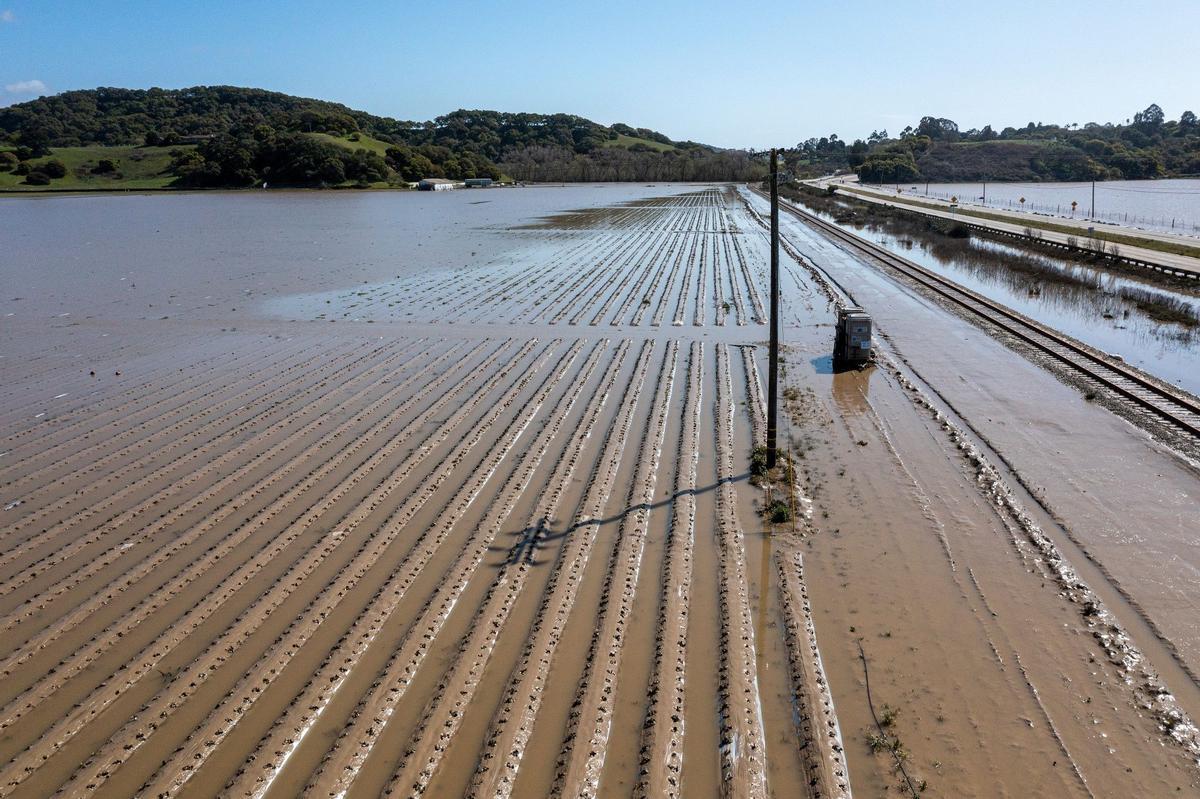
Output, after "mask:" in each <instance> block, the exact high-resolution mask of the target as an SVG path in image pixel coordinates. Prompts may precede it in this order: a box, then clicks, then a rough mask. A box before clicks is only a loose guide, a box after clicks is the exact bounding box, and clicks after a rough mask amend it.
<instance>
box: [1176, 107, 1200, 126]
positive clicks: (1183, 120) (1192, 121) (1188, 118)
mask: <svg viewBox="0 0 1200 799" xmlns="http://www.w3.org/2000/svg"><path fill="white" fill-rule="evenodd" d="M1179 127H1180V129H1181V130H1195V129H1196V128H1197V127H1200V125H1198V124H1197V122H1196V115H1195V114H1193V113H1192V112H1191V111H1184V112H1183V113H1182V114H1180V115H1179Z"/></svg>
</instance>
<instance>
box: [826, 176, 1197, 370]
mask: <svg viewBox="0 0 1200 799" xmlns="http://www.w3.org/2000/svg"><path fill="white" fill-rule="evenodd" d="M1197 185H1198V186H1200V182H1198V184H1197ZM932 188H933V186H932V185H931V190H932ZM991 192H992V185H991V184H988V195H989V199H990V196H991ZM804 200H805V204H806V205H807V206H808V207H809V210H811V211H814V212H816V213H818V214H819V215H821V216H822V217H823V218H825V219H828V220H830V221H832V222H834V223H835V224H838V225H839V226H841V227H843V228H846V229H847V230H850V231H852V232H854V233H857V234H858V235H860V236H863V237H865V238H867V239H869V240H871V241H874V242H876V243H877V244H881V245H883V246H884V247H887V248H888V249H889V250H892V251H893V252H896V253H898V254H900V255H903V256H904V257H905V258H908V259H909V260H911V261H915V262H916V263H918V264H921V265H922V266H925V267H928V268H930V269H933V270H935V271H937V272H939V273H940V274H943V275H945V276H947V277H949V278H951V279H953V280H954V281H955V282H957V283H959V284H961V285H963V286H966V287H968V288H970V289H972V290H974V291H977V292H979V293H981V294H984V295H986V296H988V297H991V298H992V299H995V300H998V301H1000V302H1002V303H1004V304H1005V305H1007V306H1008V307H1010V308H1013V309H1014V310H1017V311H1020V312H1021V313H1023V314H1025V315H1026V316H1029V317H1031V318H1033V319H1036V320H1038V321H1039V322H1042V323H1044V324H1048V325H1050V326H1052V327H1054V328H1056V329H1058V330H1062V331H1063V332H1065V333H1068V334H1069V335H1071V336H1074V337H1075V338H1077V339H1079V340H1080V341H1083V342H1084V343H1086V344H1090V345H1091V346H1093V347H1096V348H1097V349H1100V350H1103V351H1104V352H1108V353H1113V354H1116V355H1120V356H1121V357H1122V358H1123V359H1124V360H1126V361H1128V362H1129V363H1132V364H1134V365H1136V366H1138V367H1139V368H1141V369H1144V370H1145V371H1147V372H1149V373H1151V374H1153V375H1155V376H1156V377H1158V378H1160V379H1162V380H1166V381H1168V382H1170V383H1173V384H1175V385H1177V386H1180V387H1182V388H1185V389H1187V390H1188V391H1190V392H1192V393H1193V394H1195V393H1200V294H1197V292H1196V291H1195V290H1194V289H1193V290H1192V291H1188V290H1187V289H1186V288H1179V289H1166V288H1162V287H1160V286H1156V285H1154V284H1151V283H1148V282H1144V281H1141V280H1138V279H1137V277H1136V275H1132V274H1127V273H1126V274H1115V273H1113V272H1110V271H1106V270H1104V269H1102V268H1099V267H1098V266H1094V265H1091V264H1087V263H1080V262H1076V261H1068V260H1064V259H1062V258H1058V257H1055V256H1053V255H1050V254H1046V253H1041V252H1030V251H1028V250H1025V249H1022V248H1019V247H1014V246H1012V245H1009V244H1005V243H999V242H994V241H989V240H986V239H982V238H979V237H977V236H972V237H970V238H954V237H952V236H949V235H946V234H945V233H941V232H938V231H936V230H933V229H931V228H929V227H928V226H927V225H924V224H922V223H920V222H914V221H909V220H908V219H903V218H895V217H891V216H888V217H875V216H867V215H864V213H863V211H861V210H852V209H857V208H860V207H861V206H858V205H857V204H856V205H854V206H851V205H850V204H848V203H847V201H845V200H843V199H841V198H839V199H838V200H834V201H829V200H826V199H825V198H817V199H813V198H809V197H806V198H804Z"/></svg>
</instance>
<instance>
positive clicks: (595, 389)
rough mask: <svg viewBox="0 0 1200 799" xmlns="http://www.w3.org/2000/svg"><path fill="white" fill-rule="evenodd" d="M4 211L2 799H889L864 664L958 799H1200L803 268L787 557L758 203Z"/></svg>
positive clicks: (725, 196) (297, 201)
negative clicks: (563, 798)
mask: <svg viewBox="0 0 1200 799" xmlns="http://www.w3.org/2000/svg"><path fill="white" fill-rule="evenodd" d="M4 210H5V212H6V213H7V214H8V215H9V216H10V217H11V218H13V219H16V220H18V221H19V223H20V224H19V225H18V226H17V227H16V228H14V229H15V230H16V231H17V232H16V233H15V234H13V236H12V238H11V246H7V247H6V248H5V250H4V255H3V256H0V258H3V260H2V261H0V268H3V270H4V272H3V277H4V282H5V285H6V286H9V285H12V286H16V287H17V290H15V291H13V292H12V296H11V297H6V298H5V299H4V302H5V304H6V305H7V306H8V307H7V309H6V311H5V313H6V314H10V313H11V314H12V316H6V317H5V319H4V323H3V329H2V335H3V336H4V339H3V341H4V347H3V353H2V354H3V356H4V360H3V361H0V368H2V369H3V370H4V374H5V378H6V379H5V380H4V381H3V385H0V499H3V500H4V506H0V507H7V509H6V510H4V511H0V513H2V514H3V515H2V516H0V523H2V525H3V527H2V528H0V630H3V638H2V640H3V647H2V648H0V673H2V674H3V676H4V677H5V679H4V680H2V681H0V777H2V779H0V796H18V795H19V796H42V795H52V794H55V793H58V794H60V795H100V796H128V795H133V794H139V793H140V794H144V795H170V796H175V795H179V796H215V795H228V796H272V797H274V796H279V797H285V796H296V795H302V794H308V795H347V796H376V795H379V794H380V792H383V791H389V792H391V793H392V794H393V795H396V794H399V795H428V796H459V795H469V796H478V797H484V796H486V797H493V796H537V795H547V794H549V795H582V796H606V797H607V796H629V795H631V794H632V795H637V796H687V797H691V796H763V795H768V794H770V795H779V796H783V795H787V796H794V795H799V796H804V795H817V794H819V795H822V796H830V795H840V794H839V793H838V791H839V790H841V789H842V788H843V787H844V786H843V785H841V783H840V782H839V780H844V778H845V774H846V769H845V767H844V765H842V763H843V761H842V760H841V757H842V755H841V753H843V752H844V753H845V755H844V756H845V758H846V760H848V762H849V773H850V775H851V779H852V781H853V783H854V786H855V787H856V788H859V789H860V790H865V791H868V792H874V791H876V790H877V789H880V788H882V787H884V786H885V785H889V786H893V787H894V775H893V774H892V773H891V766H890V765H889V764H888V762H887V759H886V758H885V757H883V756H882V755H879V754H875V755H873V754H872V753H871V751H870V749H869V748H868V747H867V741H868V733H869V729H868V722H867V719H868V718H869V707H868V706H867V705H866V704H865V691H864V690H863V689H864V688H865V684H864V683H863V682H862V681H860V678H859V676H858V674H859V671H858V669H859V668H860V665H859V664H858V662H857V661H856V660H855V657H856V656H857V648H856V647H857V643H858V642H860V640H861V643H862V644H863V646H864V649H865V651H866V652H867V654H868V656H869V658H870V660H871V663H872V667H871V668H872V672H871V681H872V690H873V692H875V693H874V696H875V701H876V702H877V703H884V702H886V703H889V704H890V705H891V706H894V707H898V708H899V715H898V716H897V717H896V720H895V722H894V724H895V725H896V727H895V728H894V729H895V733H896V734H898V735H899V737H901V738H902V739H903V744H904V748H905V750H906V751H909V752H911V758H912V770H913V771H914V772H915V774H916V776H917V778H919V779H923V780H927V781H928V784H929V788H928V790H929V791H930V795H945V796H962V795H991V794H994V793H995V790H993V789H994V788H995V787H996V786H1000V787H1001V792H1003V793H1008V794H1012V795H1026V794H1032V793H1036V792H1037V790H1036V785H1038V784H1040V785H1043V786H1051V787H1052V788H1053V790H1054V791H1055V792H1056V795H1087V793H1086V790H1083V789H1081V787H1080V786H1081V785H1085V784H1086V785H1092V786H1097V785H1109V786H1116V787H1115V788H1114V790H1117V791H1119V792H1121V793H1125V794H1134V793H1140V794H1142V795H1159V794H1166V793H1167V792H1168V791H1169V790H1170V789H1173V788H1174V787H1177V786H1183V787H1185V789H1186V788H1189V787H1194V785H1193V783H1191V782H1189V780H1192V779H1193V776H1192V772H1191V771H1189V770H1188V767H1187V766H1186V764H1185V763H1183V760H1182V756H1181V754H1180V752H1181V750H1180V749H1179V748H1178V746H1176V745H1174V744H1171V745H1166V746H1164V738H1163V737H1162V735H1161V733H1160V732H1159V731H1158V730H1157V729H1156V728H1155V727H1154V724H1153V722H1152V721H1151V720H1150V719H1149V718H1147V717H1145V716H1142V715H1139V714H1138V712H1137V710H1136V709H1135V706H1134V704H1133V703H1134V702H1135V701H1136V697H1137V696H1138V694H1136V692H1135V691H1134V689H1133V688H1130V687H1129V686H1128V685H1127V684H1126V683H1125V682H1123V681H1122V677H1123V673H1122V672H1120V671H1119V670H1117V669H1116V668H1115V667H1114V666H1113V665H1112V664H1111V663H1109V662H1108V660H1107V659H1106V658H1105V657H1100V658H1098V659H1097V658H1096V651H1097V647H1095V646H1094V645H1093V644H1092V643H1091V642H1092V640H1093V639H1092V638H1090V637H1089V629H1090V628H1089V627H1088V626H1087V622H1086V620H1085V619H1083V618H1081V617H1080V614H1079V611H1078V609H1077V607H1076V606H1075V605H1074V604H1072V603H1071V602H1068V601H1067V600H1066V599H1064V598H1063V597H1062V596H1060V595H1059V593H1058V592H1057V591H1056V589H1055V587H1054V584H1053V583H1052V581H1051V580H1050V579H1049V578H1048V577H1047V575H1045V573H1044V571H1043V570H1041V567H1040V566H1039V564H1038V561H1037V559H1036V558H1032V557H1031V556H1030V555H1029V554H1028V553H1027V552H1026V551H1025V550H1024V549H1023V548H1022V545H1021V544H1020V543H1019V540H1020V539H1019V538H1014V532H1013V529H1011V528H1010V527H1009V524H1010V523H1011V522H1012V519H1011V517H1010V516H1006V515H1003V514H1001V513H999V512H998V511H997V509H996V508H995V506H994V505H993V504H991V502H990V499H989V497H990V496H992V495H991V494H989V493H988V492H984V491H981V490H980V488H979V484H978V481H977V477H976V475H975V474H974V473H973V472H972V471H971V470H970V469H969V468H968V467H967V466H966V465H965V464H964V463H963V461H962V460H961V458H960V456H959V454H958V453H957V451H956V450H955V449H954V448H953V447H952V446H950V444H949V443H948V440H947V439H946V438H945V436H944V430H943V428H942V427H940V426H939V425H938V423H937V422H936V420H933V419H932V418H931V417H929V416H928V414H927V410H926V409H924V406H921V405H919V404H914V403H913V401H912V400H910V398H909V397H910V394H911V392H910V391H909V390H908V389H907V388H905V387H904V386H903V385H902V384H900V383H899V382H898V381H899V380H900V378H899V377H889V376H887V375H885V374H883V373H882V372H880V373H877V374H875V375H866V376H863V377H862V380H860V381H858V382H855V381H853V380H850V381H847V380H845V379H843V378H845V377H847V376H843V375H839V376H836V379H834V376H832V375H829V374H828V371H829V370H828V369H827V364H826V362H825V360H824V355H825V351H826V339H827V338H828V326H827V325H828V319H829V315H830V312H831V309H830V305H829V304H828V302H827V301H826V300H825V299H824V297H823V295H822V293H821V291H822V290H821V288H820V286H819V285H817V284H816V283H815V282H814V281H813V280H811V279H810V278H809V277H808V276H807V275H806V273H805V272H804V269H803V267H802V266H801V265H800V264H797V263H794V262H792V261H790V259H785V264H784V267H785V287H786V288H785V292H786V294H785V296H786V308H787V319H788V328H787V330H788V333H787V336H786V338H787V340H788V341H789V345H790V347H791V348H792V349H791V351H790V352H789V355H788V380H789V381H790V384H791V385H794V387H796V388H797V390H798V391H801V394H799V395H797V397H808V398H810V402H809V404H808V405H807V406H804V407H805V408H807V409H808V411H811V413H798V414H796V415H795V417H794V421H791V422H789V424H790V428H789V435H790V437H792V438H794V441H795V446H796V449H797V457H798V458H800V457H801V455H803V461H804V463H805V464H806V466H807V467H808V468H806V469H805V470H804V474H805V475H806V478H807V482H806V483H805V484H804V486H803V490H804V493H805V496H803V497H801V498H800V504H799V505H798V507H809V506H810V501H811V507H812V508H813V513H812V516H811V521H810V522H800V523H798V525H797V527H796V529H795V531H793V530H792V529H791V528H790V526H788V528H787V529H784V528H780V529H777V530H774V531H768V530H766V529H764V524H763V522H762V519H761V517H759V516H758V515H757V513H756V508H757V507H758V506H759V505H761V503H762V502H763V501H764V496H763V492H762V490H761V489H757V488H754V487H753V486H751V485H750V484H749V481H748V479H747V473H746V468H747V453H748V451H749V450H750V448H751V446H752V444H753V443H754V442H755V441H759V440H761V439H762V436H763V427H764V421H763V409H762V393H763V390H762V387H761V386H760V385H759V383H758V381H759V380H760V379H761V375H762V374H763V369H764V367H765V364H764V363H763V362H762V353H761V346H760V345H761V343H762V341H763V339H765V337H766V335H765V327H764V326H763V324H762V317H763V315H764V312H763V308H764V305H765V296H766V295H765V292H764V286H765V284H766V277H767V276H766V265H767V248H766V241H765V238H764V235H763V231H762V229H761V226H760V225H759V222H758V220H757V219H756V218H755V216H754V215H753V214H752V213H750V212H749V211H748V209H747V208H746V206H745V205H744V204H743V203H742V201H741V200H740V199H739V197H738V194H737V192H736V190H734V189H733V188H731V187H697V186H621V187H605V186H600V187H565V188H546V189H537V190H512V191H508V190H489V191H478V192H452V193H445V194H437V195H418V194H403V193H396V194H385V193H379V194H375V193H365V194H359V193H353V194H351V193H346V194H317V193H267V194H252V193H245V194H234V195H216V194H198V195H177V196H176V195H172V196H169V197H161V196H156V197H112V198H99V197H88V198H55V199H48V200H31V201H21V202H19V203H18V202H6V203H5V206H4ZM35 231H36V232H35ZM121 231H123V235H122V236H119V235H117V234H118V233H120V232H121ZM6 235H7V231H6ZM131 242H132V244H131ZM9 243H10V241H6V244H9ZM18 298H19V299H18ZM998 357H1002V356H998ZM1010 357H1011V356H1010ZM756 358H757V359H758V360H757V362H756V360H755V359H756ZM1022 363H1023V362H1022ZM997 379H999V378H998V377H997ZM798 402H799V400H796V402H793V403H792V404H794V405H795V404H797V403H798ZM822 408H823V410H822ZM793 410H796V408H794V409H793ZM971 410H972V413H974V411H975V410H976V409H974V408H972V409H971ZM791 418H792V417H789V419H791ZM860 442H866V443H865V444H864V443H860ZM1114 445H1115V444H1114ZM847 465H852V466H854V468H855V471H854V472H853V476H852V477H851V478H849V480H851V481H853V482H852V485H851V487H850V489H849V490H846V486H845V484H844V481H843V476H842V475H840V474H838V472H839V470H841V469H843V467H845V466H847ZM1139 468H1154V465H1153V464H1150V463H1146V464H1143V465H1142V466H1140V467H1139ZM931 498H932V499H931ZM864 502H868V503H870V504H871V505H873V506H878V507H881V508H884V507H886V508H887V509H888V512H883V511H881V512H880V513H878V514H875V513H867V514H864V513H862V510H861V504H862V503H864ZM948 551H949V552H950V553H952V554H950V555H947V554H946V553H947V552H948ZM797 554H802V555H803V556H804V557H803V559H802V560H803V564H802V567H801V565H800V561H799V560H796V559H795V555H797ZM1072 554H1074V552H1072ZM968 562H969V565H970V571H968V572H967V574H968V576H969V577H970V581H967V578H965V577H964V576H963V572H962V570H961V569H960V568H959V564H963V563H968ZM842 573H845V574H846V575H852V576H853V579H852V580H851V579H845V578H843V577H841V576H840V575H841V574H842ZM780 575H783V576H784V578H786V579H783V580H782V581H781V577H780ZM805 580H808V581H809V583H810V584H811V599H812V605H811V607H810V608H809V607H807V606H806V605H805V604H804V603H803V601H801V599H800V598H801V597H802V595H803V592H804V591H805V590H809V589H806V588H805V585H804V581H805ZM1048 582H1049V583H1050V584H1049V585H1047V583H1048ZM1133 582H1136V580H1134V581H1133ZM784 583H786V584H787V587H786V592H785V586H784ZM843 583H845V584H844V585H843ZM1106 599H1107V598H1106ZM896 608H902V609H904V613H902V614H900V616H901V618H899V619H897V618H896V616H897V614H896V613H895V612H894V610H895V609H896ZM989 608H990V611H989V612H990V613H992V614H994V615H989V616H986V617H985V616H984V613H983V611H984V610H986V609H989ZM806 614H807V615H806ZM806 620H809V621H811V622H815V624H814V627H813V629H812V630H811V631H810V633H805V634H800V633H798V632H797V631H798V630H800V628H801V626H802V625H803V624H804V623H805V621H806ZM850 627H854V628H855V631H849V632H848V630H849V628H850ZM1164 629H1166V627H1164ZM859 630H861V631H863V632H856V631H859ZM1138 632H1139V633H1140V632H1141V631H1138ZM885 633H888V635H885ZM1175 633H1176V629H1175V628H1174V627H1172V628H1170V629H1167V634H1169V635H1174V634H1175ZM813 634H815V640H818V641H819V642H820V644H821V648H820V650H819V652H820V653H821V654H823V655H824V659H825V660H824V662H825V671H824V672H822V673H823V674H825V675H827V676H824V677H820V678H818V677H816V676H815V675H817V674H818V672H817V671H816V670H815V668H814V664H815V663H816V660H815V654H816V653H817V650H812V649H811V648H809V644H810V643H811V641H813V640H814V639H813ZM1160 649H1161V648H1160ZM1147 651H1148V652H1149V651H1150V650H1149V649H1148V648H1147ZM1159 653H1160V651H1158V650H1156V651H1154V652H1153V653H1152V654H1151V657H1155V658H1156V657H1158V655H1159ZM1089 658H1093V659H1089ZM1018 663H1019V665H1014V664H1018ZM1092 683H1095V685H1094V686H1092ZM1085 684H1087V685H1088V686H1089V687H1088V689H1087V690H1086V692H1085V690H1084V688H1083V687H1081V686H1084V685H1085ZM828 688H831V689H832V691H831V692H829V695H828V698H829V699H832V702H830V701H826V699H823V697H826V693H824V692H825V691H827V689H828ZM1087 700H1093V701H1094V703H1095V709H1094V710H1091V711H1088V712H1085V711H1081V710H1080V708H1081V707H1084V706H1087V705H1088V701H1087ZM935 707H936V708H938V711H937V712H936V713H934V715H933V718H932V720H931V716H930V711H929V708H935ZM835 708H836V712H835ZM822 713H824V714H826V715H820V714H822ZM838 714H841V718H842V726H841V730H842V732H843V737H842V738H838V737H836V736H833V735H831V733H830V730H836V729H837V719H838V717H839V715H838ZM814 719H816V720H818V721H817V722H814ZM1101 734H1102V735H1106V736H1108V737H1107V738H1102V737H1098V736H1099V735H1101ZM1104 746H1110V747H1111V748H1113V749H1115V750H1116V751H1117V752H1119V756H1112V755H1111V754H1110V753H1106V752H1105V751H1103V747H1104ZM814 752H819V753H820V754H819V755H816V756H814V754H813V753H814ZM935 761H936V763H937V765H935ZM1126 769H1129V770H1126ZM839 775H840V776H839ZM1102 792H1104V791H1099V792H1098V793H1097V794H1096V795H1099V793H1102Z"/></svg>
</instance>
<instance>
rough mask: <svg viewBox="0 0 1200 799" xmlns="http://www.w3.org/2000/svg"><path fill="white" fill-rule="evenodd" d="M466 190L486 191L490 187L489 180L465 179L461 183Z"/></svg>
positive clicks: (490, 181)
mask: <svg viewBox="0 0 1200 799" xmlns="http://www.w3.org/2000/svg"><path fill="white" fill-rule="evenodd" d="M463 183H464V184H466V187H467V188H468V189H486V188H487V187H488V186H490V185H492V179H491V178H467V179H466V180H464V181H463Z"/></svg>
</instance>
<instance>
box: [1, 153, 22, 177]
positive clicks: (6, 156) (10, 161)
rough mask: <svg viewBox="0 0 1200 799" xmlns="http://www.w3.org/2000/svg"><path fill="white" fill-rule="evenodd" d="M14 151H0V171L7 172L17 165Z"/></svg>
mask: <svg viewBox="0 0 1200 799" xmlns="http://www.w3.org/2000/svg"><path fill="white" fill-rule="evenodd" d="M17 163H18V162H17V155H16V153H10V152H3V153H0V172H9V171H11V170H12V168H13V167H15V166H16V165H17Z"/></svg>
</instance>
